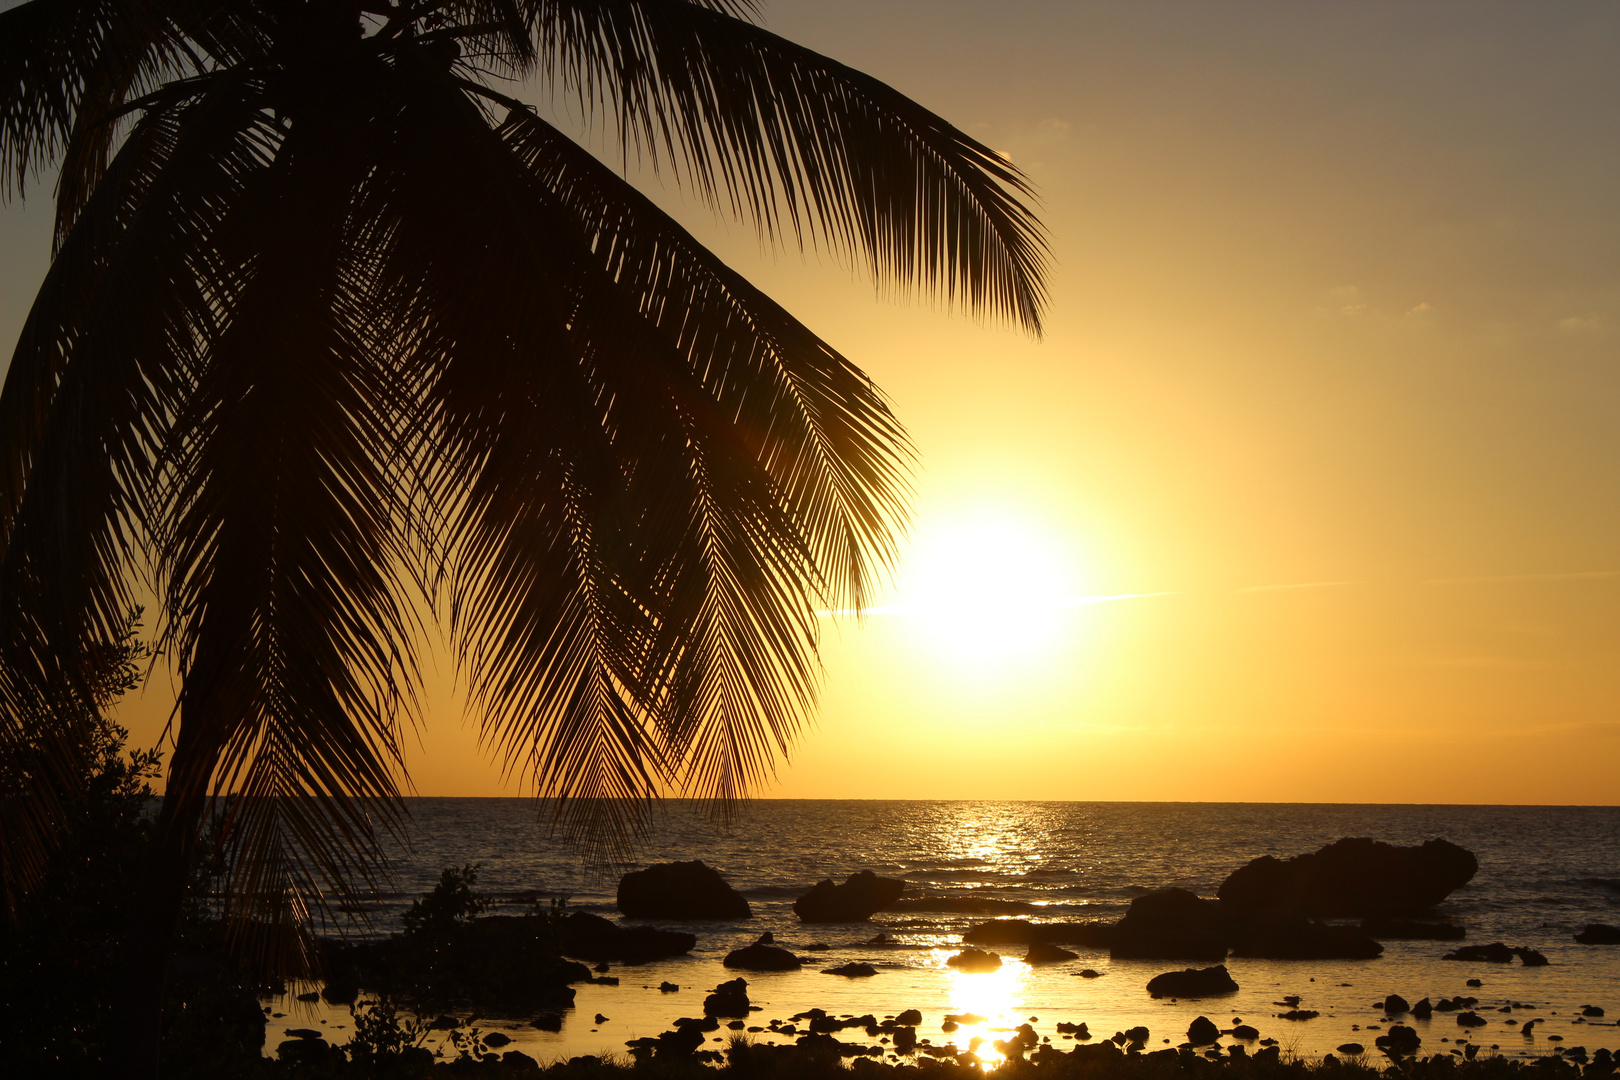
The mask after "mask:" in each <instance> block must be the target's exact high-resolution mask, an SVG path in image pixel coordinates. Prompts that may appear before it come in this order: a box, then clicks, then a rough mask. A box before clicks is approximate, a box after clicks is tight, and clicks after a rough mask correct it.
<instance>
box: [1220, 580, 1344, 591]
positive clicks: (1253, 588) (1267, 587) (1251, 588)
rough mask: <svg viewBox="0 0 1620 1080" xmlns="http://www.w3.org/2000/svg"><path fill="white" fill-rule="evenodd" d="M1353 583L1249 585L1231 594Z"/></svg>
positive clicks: (1320, 582) (1302, 582) (1324, 582)
mask: <svg viewBox="0 0 1620 1080" xmlns="http://www.w3.org/2000/svg"><path fill="white" fill-rule="evenodd" d="M1354 584H1355V582H1353V581H1300V582H1296V583H1294V584H1291V585H1250V586H1249V587H1248V588H1246V589H1233V590H1232V591H1233V592H1239V593H1248V592H1279V591H1281V590H1283V589H1331V588H1334V587H1335V586H1339V585H1354Z"/></svg>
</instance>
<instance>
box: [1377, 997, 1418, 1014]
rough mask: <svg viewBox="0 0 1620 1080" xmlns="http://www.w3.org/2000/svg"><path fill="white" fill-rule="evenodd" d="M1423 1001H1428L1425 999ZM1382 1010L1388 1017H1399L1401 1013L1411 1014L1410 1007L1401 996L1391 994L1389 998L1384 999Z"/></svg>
mask: <svg viewBox="0 0 1620 1080" xmlns="http://www.w3.org/2000/svg"><path fill="white" fill-rule="evenodd" d="M1424 1000H1428V999H1426V998H1425V999H1424ZM1383 1009H1384V1012H1386V1013H1388V1014H1389V1015H1390V1016H1399V1015H1401V1014H1402V1013H1406V1012H1411V1011H1412V1006H1410V1005H1408V1004H1407V1003H1406V999H1405V998H1403V997H1401V995H1399V994H1391V995H1389V997H1387V998H1385V999H1384V1004H1383Z"/></svg>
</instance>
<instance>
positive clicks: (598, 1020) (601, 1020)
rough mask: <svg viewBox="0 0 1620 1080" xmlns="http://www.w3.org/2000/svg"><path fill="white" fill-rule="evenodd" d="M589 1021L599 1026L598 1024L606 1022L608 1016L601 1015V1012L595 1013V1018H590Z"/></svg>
mask: <svg viewBox="0 0 1620 1080" xmlns="http://www.w3.org/2000/svg"><path fill="white" fill-rule="evenodd" d="M591 1022H592V1023H593V1024H596V1025H598V1026H600V1025H602V1024H605V1023H607V1022H608V1018H607V1017H605V1016H603V1015H602V1014H601V1013H597V1014H596V1017H595V1019H593V1020H592V1021H591Z"/></svg>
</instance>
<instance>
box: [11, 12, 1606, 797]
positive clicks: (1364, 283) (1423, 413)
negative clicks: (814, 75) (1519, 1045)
mask: <svg viewBox="0 0 1620 1080" xmlns="http://www.w3.org/2000/svg"><path fill="white" fill-rule="evenodd" d="M764 21H765V23H766V25H767V26H768V27H769V28H770V29H771V30H773V31H775V32H777V33H780V34H783V35H784V36H786V37H789V38H792V39H794V40H796V41H799V42H801V43H802V44H805V45H807V46H809V47H811V48H814V49H816V50H818V51H820V52H823V53H826V54H828V55H830V56H832V57H834V58H836V59H838V60H840V61H842V62H844V63H847V64H849V65H851V66H853V67H856V68H859V69H861V70H864V71H866V72H868V73H870V74H872V75H875V76H877V77H878V78H880V79H882V80H884V81H886V82H888V83H890V84H891V85H893V86H894V87H896V88H897V89H899V90H900V91H902V92H904V93H906V94H908V95H909V96H911V97H913V98H914V99H916V100H917V101H919V102H921V103H923V104H924V105H926V106H928V107H929V108H931V109H933V110H934V111H936V112H938V113H939V114H941V115H943V116H944V117H946V118H947V119H949V120H951V121H952V122H953V123H955V124H957V125H958V126H959V127H961V128H963V129H964V130H966V131H968V132H969V133H970V134H972V135H974V136H975V137H977V138H979V139H980V140H982V141H983V142H985V143H986V144H988V145H989V146H991V147H992V148H994V149H996V150H998V151H1001V152H1003V153H1005V154H1006V155H1008V156H1009V157H1010V158H1011V160H1013V161H1014V162H1015V163H1016V164H1018V165H1019V166H1020V167H1021V168H1022V169H1024V170H1025V171H1026V172H1027V173H1028V174H1029V176H1030V177H1031V178H1032V180H1033V181H1034V183H1035V185H1036V186H1037V188H1038V189H1039V191H1040V195H1041V201H1042V213H1043V218H1044V221H1045V222H1046V225H1047V227H1048V230H1049V232H1050V239H1051V244H1052V249H1053V253H1054V266H1053V270H1052V274H1051V278H1050V292H1051V304H1050V309H1049V312H1048V317H1047V328H1046V334H1045V336H1044V337H1043V338H1042V339H1041V340H1038V341H1037V340H1033V339H1031V338H1029V337H1028V336H1026V335H1023V334H1021V333H1019V332H1018V331H1016V330H1014V329H1011V328H1009V327H1006V326H998V325H994V324H986V323H981V322H977V321H975V320H974V319H972V318H970V317H966V316H964V315H963V314H961V313H959V312H951V311H949V310H946V309H945V308H943V307H941V306H938V305H932V304H930V303H928V302H926V301H924V302H916V301H907V300H906V299H905V298H900V299H899V300H896V299H895V298H893V297H889V296H885V295H880V294H879V292H878V290H876V289H875V288H874V286H873V284H872V283H871V281H870V280H869V279H867V278H866V277H865V276H863V274H862V273H861V272H860V271H859V270H858V269H855V270H852V269H851V268H849V267H847V266H842V265H840V264H839V263H838V262H837V261H836V260H833V259H830V258H825V257H822V256H820V255H818V254H816V253H811V254H810V255H808V256H801V255H800V254H799V253H798V252H796V251H787V252H780V251H776V252H773V251H768V250H762V249H761V246H760V244H759V242H758V241H757V240H756V238H755V236H754V234H753V232H752V231H751V229H750V228H749V227H747V226H745V225H739V224H736V223H733V222H729V221H727V220H723V219H718V218H716V217H715V216H714V215H713V214H711V213H710V212H709V211H708V210H706V209H704V208H703V207H701V206H698V205H696V204H694V203H692V202H690V201H684V200H683V196H682V194H681V193H680V192H679V191H678V190H675V189H673V188H670V187H666V186H661V184H660V181H659V180H658V178H656V177H652V176H646V175H638V176H637V180H638V182H639V183H641V184H642V185H643V186H644V187H646V188H647V190H649V191H651V192H652V193H654V194H655V195H656V197H657V198H658V199H659V200H660V201H661V202H662V203H664V205H666V206H667V207H670V208H671V209H673V210H675V212H676V213H677V214H678V215H679V216H680V218H681V219H682V220H683V221H684V222H686V223H687V224H688V225H689V227H690V228H691V229H692V230H693V231H694V232H695V233H696V234H697V235H698V236H699V237H700V238H702V239H704V240H705V242H708V243H710V244H711V245H712V246H713V247H714V248H715V250H717V251H718V252H719V253H721V254H722V255H723V256H724V257H725V258H726V259H727V260H728V261H729V262H730V263H731V264H732V265H733V266H735V267H737V268H738V269H739V270H741V271H742V272H744V273H745V274H747V275H748V276H750V277H751V278H753V279H754V280H755V281H756V282H757V283H759V284H760V285H762V286H763V287H765V288H766V290H767V291H768V292H770V293H771V294H772V295H773V296H775V297H776V298H777V299H778V300H779V301H781V302H782V303H783V304H784V305H785V306H786V307H787V308H788V309H789V310H790V311H792V312H794V313H795V314H796V315H797V316H798V317H799V318H800V319H801V320H803V321H804V322H805V323H806V324H807V325H808V326H810V327H811V328H812V329H813V330H815V331H816V332H818V333H819V334H821V335H822V336H823V337H824V338H825V339H826V340H827V341H829V342H830V343H831V344H833V345H834V346H835V347H837V348H838V349H840V350H841V351H843V352H844V353H845V354H846V355H848V356H849V357H851V358H852V359H853V360H854V361H855V362H857V363H858V364H860V365H861V366H862V367H863V368H864V369H865V370H866V371H867V372H869V373H870V374H871V375H872V376H873V377H874V378H875V379H876V381H877V382H878V383H879V385H881V386H882V387H883V388H884V389H885V390H886V391H887V392H888V394H889V395H890V397H891V399H892V401H893V404H894V406H895V409H896V411H897V412H898V415H899V416H900V418H901V420H902V421H903V422H904V423H905V424H906V425H907V427H908V429H909V430H910V432H911V435H912V437H913V439H914V441H915V443H916V446H917V448H918V450H919V455H920V456H919V464H918V471H917V474H916V476H915V487H916V499H915V504H914V506H915V513H914V520H913V526H912V532H911V536H910V539H909V540H908V541H907V544H906V546H905V556H904V559H903V562H902V564H901V568H900V570H899V572H898V574H897V576H896V578H895V580H894V582H893V583H892V586H891V588H890V591H889V594H888V595H886V596H885V597H883V598H882V600H881V601H880V610H879V611H878V612H876V613H873V614H871V615H869V616H867V617H866V618H865V619H864V620H863V621H859V622H857V621H856V620H853V619H849V618H840V617H828V618H827V619H825V620H824V621H823V625H824V628H825V638H824V641H823V648H822V659H823V663H824V668H825V680H824V691H823V696H822V702H821V706H820V709H819V710H818V712H817V715H816V716H815V717H814V719H813V720H812V722H811V723H809V724H808V725H807V727H806V729H805V731H804V732H803V733H802V736H801V738H800V739H799V741H798V743H797V745H796V747H795V749H794V752H793V754H792V756H791V760H790V761H789V762H788V763H786V764H784V765H783V766H782V767H781V769H780V771H779V773H778V776H777V780H776V782H775V783H774V784H772V785H768V786H766V787H764V788H762V789H761V790H760V791H759V792H758V794H760V795H762V796H765V797H794V798H948V799H1109V800H1112V799H1126V800H1194V801H1265V802H1269V801H1311V802H1315V801H1330V802H1338V801H1344V802H1459V803H1560V804H1562V803H1570V804H1578V803H1599V804H1604V803H1612V802H1613V801H1614V795H1613V791H1614V786H1615V781H1614V778H1615V776H1616V775H1617V772H1620V486H1617V484H1616V476H1617V472H1620V438H1617V423H1616V421H1617V419H1620V363H1617V361H1620V201H1617V200H1616V198H1615V192H1616V191H1620V110H1617V109H1616V108H1615V104H1616V102H1617V101H1620V65H1616V64H1615V63H1614V57H1615V56H1616V55H1620V8H1617V7H1615V6H1614V5H1612V4H1607V3H1599V2H1594V0H1584V2H1571V3H1564V4H1556V5H1552V4H1525V3H1513V4H1502V3H1490V2H1480V0H1469V2H1465V3H1464V2H1441V0H1429V2H1424V3H1419V4H1414V3H1410V2H1377V0H1361V2H1357V3H1348V2H1333V3H1329V2H1299V0H1222V2H1220V3H1207V2H1206V3H1195V2H1165V0H1133V2H1132V3H1129V4H1121V3H1118V2H1117V0H1112V2H1101V3H1093V2H1082V0H1061V2H1058V0H1053V2H1043V0H1003V2H999V3H996V4H993V5H992V4H984V3H982V2H958V0H859V2H854V0H769V2H768V3H767V4H766V5H765V10H764ZM47 194H48V193H47V192H45V191H43V190H41V191H39V192H37V193H36V194H35V195H34V196H33V197H31V198H30V199H29V200H28V201H27V202H26V204H24V205H16V204H13V205H12V206H10V207H7V208H4V209H3V210H0V251H3V255H4V257H3V259H0V342H5V343H9V342H12V341H14V340H15V338H16V334H17V330H18V328H19V327H20V325H21V321H22V318H23V315H24V314H25V311H26V304H27V302H28V299H29V297H30V296H31V294H32V292H33V290H34V289H35V288H36V287H37V285H38V282H39V280H40V278H41V277H42V275H43V273H44V268H45V256H46V251H47V243H48V233H47V228H48V201H47V198H46V195H47ZM429 689H430V694H429V709H428V715H427V717H426V721H425V723H424V725H423V727H422V728H421V730H420V732H419V734H418V736H417V737H416V738H415V740H414V741H413V743H412V747H411V751H410V759H409V768H410V771H411V776H412V779H413V781H414V784H415V791H416V792H417V793H419V794H424V795H479V794H521V793H522V792H523V790H524V789H523V785H522V784H521V782H520V781H519V780H517V779H515V778H510V777H507V778H503V776H502V771H501V769H500V765H499V762H496V761H492V760H491V758H490V756H489V755H488V754H487V753H486V752H484V751H483V750H481V749H480V748H479V746H478V742H477V734H476V722H475V720H474V719H472V718H469V717H467V716H466V715H465V713H464V709H463V708H462V703H461V700H460V697H459V695H458V693H457V690H456V687H455V684H454V680H453V678H452V676H451V674H450V672H449V667H448V664H447V663H446V662H445V661H443V660H442V659H440V660H439V661H438V664H437V674H435V675H434V676H433V677H432V680H431V685H430V688H429ZM171 700H172V694H171V690H170V687H169V685H168V683H167V680H166V679H165V678H164V677H163V675H162V673H159V676H158V677H157V679H156V680H155V681H154V683H153V684H152V685H150V686H149V687H148V688H147V689H146V691H145V692H144V693H143V694H142V695H140V696H139V697H136V698H133V699H131V700H129V701H127V702H126V703H125V705H124V706H123V707H122V709H123V711H122V714H121V715H122V716H123V717H124V718H125V719H126V720H127V722H129V723H130V725H131V727H132V728H133V729H134V732H135V737H136V739H137V741H139V740H142V739H144V740H145V741H148V742H149V741H151V739H153V738H155V737H156V733H157V731H158V729H159V728H160V727H161V724H162V720H163V718H164V717H165V716H166V712H167V707H168V702H169V701H171Z"/></svg>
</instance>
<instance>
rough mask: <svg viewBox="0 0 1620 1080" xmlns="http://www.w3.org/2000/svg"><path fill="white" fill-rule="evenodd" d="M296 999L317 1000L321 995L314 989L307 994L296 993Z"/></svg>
mask: <svg viewBox="0 0 1620 1080" xmlns="http://www.w3.org/2000/svg"><path fill="white" fill-rule="evenodd" d="M298 1000H299V1001H319V1000H321V995H320V994H318V993H317V992H315V991H314V990H311V991H310V992H309V993H307V994H299V995H298Z"/></svg>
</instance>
